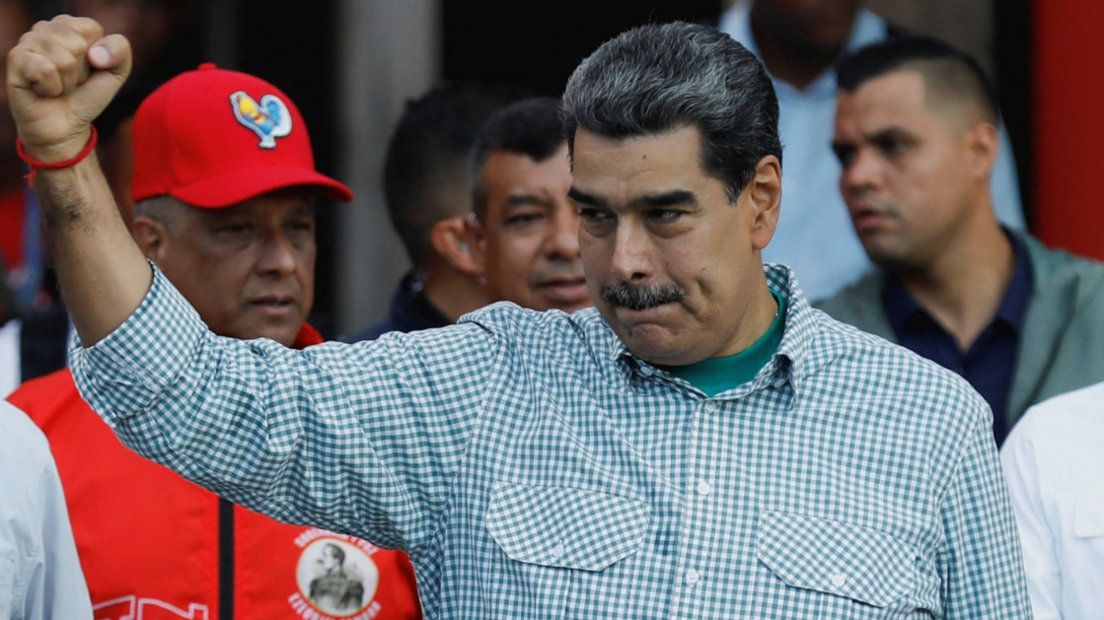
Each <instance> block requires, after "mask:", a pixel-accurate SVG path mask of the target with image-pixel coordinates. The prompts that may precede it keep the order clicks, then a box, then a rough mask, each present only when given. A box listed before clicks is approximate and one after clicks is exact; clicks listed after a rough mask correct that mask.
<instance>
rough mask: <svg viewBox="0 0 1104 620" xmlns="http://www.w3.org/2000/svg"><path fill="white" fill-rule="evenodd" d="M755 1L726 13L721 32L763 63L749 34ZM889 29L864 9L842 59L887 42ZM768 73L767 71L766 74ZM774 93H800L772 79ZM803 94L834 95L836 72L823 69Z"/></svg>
mask: <svg viewBox="0 0 1104 620" xmlns="http://www.w3.org/2000/svg"><path fill="white" fill-rule="evenodd" d="M753 4H755V2H754V0H741V1H740V2H737V3H736V5H735V6H733V7H732V8H731V9H729V10H728V11H727V12H725V14H724V15H723V16H722V17H721V23H720V30H721V32H725V33H727V34H728V35H729V36H730V37H732V38H733V39H735V40H736V41H737V42H739V43H740V44H742V45H743V46H744V47H746V48H747V49H748V51H749V52H751V53H752V54H755V56H756V57H757V58H759V59H760V60H761V59H762V55H761V54H760V53H759V46H758V45H756V43H755V36H754V35H753V34H752V32H751V5H753ZM887 33H888V28H887V27H886V23H885V20H883V19H882V18H880V17H878V16H877V15H875V14H874V13H872V12H870V11H869V10H867V9H864V8H860V9H859V11H858V13H857V14H856V15H855V23H854V25H852V26H851V34H850V35H849V36H848V37H847V43H846V44H845V45H844V55H846V54H850V53H851V52H854V51H856V50H858V49H859V48H861V47H864V46H866V45H870V44H871V43H876V42H878V41H881V40H882V39H885V38H886V35H887ZM769 72H770V71H769V70H768V73H769ZM771 80H772V81H773V82H774V87H775V89H776V90H778V91H780V93H779V94H780V95H781V94H785V93H791V92H792V93H800V92H802V91H798V90H797V89H796V88H794V87H793V86H791V85H790V84H787V83H786V82H782V81H780V80H777V79H775V78H774V76H771ZM804 93H805V94H831V95H833V96H834V95H835V93H836V71H835V69H834V68H833V67H829V68H828V69H825V71H824V72H823V73H821V74H820V75H819V76H817V78H816V79H815V80H813V81H812V82H810V84H809V86H808V87H806V88H805V90H804Z"/></svg>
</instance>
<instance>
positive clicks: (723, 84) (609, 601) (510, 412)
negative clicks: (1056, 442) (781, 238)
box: [9, 18, 1030, 620]
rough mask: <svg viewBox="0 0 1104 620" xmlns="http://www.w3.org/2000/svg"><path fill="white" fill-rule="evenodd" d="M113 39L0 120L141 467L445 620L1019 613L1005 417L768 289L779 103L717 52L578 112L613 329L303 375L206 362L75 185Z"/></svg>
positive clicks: (567, 99)
mask: <svg viewBox="0 0 1104 620" xmlns="http://www.w3.org/2000/svg"><path fill="white" fill-rule="evenodd" d="M101 36H102V32H101V31H100V30H99V28H98V27H97V26H96V25H95V24H94V23H90V22H88V21H81V20H74V19H73V18H58V19H56V20H55V21H54V22H52V23H51V24H48V25H40V26H39V27H37V28H36V31H35V32H34V34H32V35H31V36H29V37H25V38H24V40H23V42H22V43H21V45H20V46H19V47H18V48H17V49H16V51H15V52H13V54H12V56H11V57H10V63H9V67H10V68H11V71H10V72H9V75H10V76H12V77H10V78H9V91H10V92H11V93H12V97H11V99H12V108H13V111H14V113H15V116H16V120H17V123H18V125H19V131H20V135H21V136H22V140H23V142H24V145H25V151H26V153H27V155H28V156H29V157H31V158H33V159H34V160H37V161H39V162H46V163H50V162H66V163H65V164H64V165H65V167H64V168H62V169H58V170H47V169H43V170H39V172H38V176H37V180H36V183H37V184H38V187H39V190H40V191H41V192H42V194H43V202H44V204H45V205H46V209H47V213H48V218H47V219H48V221H49V222H50V234H51V236H52V239H53V242H54V245H55V247H56V248H57V249H58V251H57V260H58V263H59V265H58V266H59V270H60V273H61V278H62V283H63V288H64V289H65V290H66V292H67V296H68V299H69V303H70V307H71V310H72V313H73V317H74V320H75V322H76V327H77V330H78V333H79V335H80V337H81V339H82V343H83V344H82V345H81V346H79V347H78V348H77V350H76V351H75V352H74V357H73V367H74V373H75V375H76V377H77V380H78V383H79V384H80V386H81V390H82V393H83V395H84V396H85V398H87V399H88V400H89V402H90V403H91V404H92V405H93V407H94V408H95V409H96V410H97V411H99V412H100V413H101V414H102V415H103V417H104V418H105V419H106V420H107V421H108V423H109V424H111V425H112V426H113V427H114V428H115V429H116V431H117V432H118V434H119V436H120V437H121V438H122V440H123V441H124V442H126V443H128V444H129V445H131V446H132V447H134V448H135V449H136V450H138V451H139V452H141V453H142V454H144V455H146V456H148V457H150V458H153V459H156V460H158V461H160V462H163V463H165V464H167V465H169V466H171V467H173V468H174V469H176V470H177V471H179V472H181V473H182V474H183V475H185V476H187V477H189V478H191V479H193V480H195V481H197V482H199V483H200V484H203V485H205V486H207V487H209V488H211V489H214V490H215V491H218V492H220V493H222V494H224V495H226V496H227V497H229V498H231V499H233V500H234V501H236V502H239V503H242V504H244V505H246V506H249V507H251V508H254V509H257V510H260V511H262V512H266V513H268V514H270V515H273V516H275V517H277V518H281V519H285V520H289V521H295V522H300V523H312V524H316V525H319V526H321V527H325V528H329V529H333V530H339V531H345V532H349V533H351V534H355V535H357V536H361V537H364V538H366V539H368V540H371V541H372V542H374V543H377V544H380V545H383V546H391V547H398V548H401V549H404V550H407V551H408V552H409V553H410V555H411V558H412V559H413V561H414V564H415V567H416V570H417V573H418V579H419V590H420V593H421V596H422V603H423V609H424V611H425V614H426V616H427V617H429V618H609V617H617V618H754V619H757V620H758V619H779V620H780V619H792V618H902V617H917V618H919V617H943V618H979V619H980V618H985V619H994V618H1027V617H1028V616H1029V614H1030V611H1029V607H1028V603H1027V598H1026V592H1025V588H1024V580H1023V570H1022V566H1021V564H1020V559H1019V551H1018V544H1017V540H1016V529H1015V525H1014V522H1013V520H1012V515H1011V512H1010V508H1009V502H1008V499H1007V494H1006V491H1005V489H1004V486H1003V485H1002V482H1001V478H1000V473H999V471H998V464H997V459H996V450H995V446H994V444H993V439H992V435H991V433H990V431H989V425H990V413H989V410H988V408H987V406H986V405H985V403H984V402H983V401H982V400H981V398H980V397H978V395H977V394H976V393H974V392H973V391H972V390H971V389H970V388H969V386H968V385H967V384H966V383H965V382H963V381H962V380H961V379H958V378H956V377H955V376H953V375H951V374H950V373H948V372H946V371H943V370H941V369H939V368H938V367H936V366H935V365H933V364H931V363H929V362H927V361H924V360H922V359H921V358H919V357H917V356H915V355H912V354H911V353H908V352H906V351H905V350H903V349H900V348H898V347H896V346H893V345H890V344H888V343H886V342H885V341H883V340H880V339H878V338H875V337H872V336H869V335H866V334H863V333H861V332H859V331H857V330H855V329H852V328H849V327H845V326H843V325H842V324H840V323H837V322H835V321H833V320H831V319H830V318H828V317H827V316H826V315H824V314H822V313H820V312H817V311H815V310H812V309H810V308H809V306H808V304H807V302H806V301H805V299H804V297H803V296H802V294H801V291H800V288H799V287H798V285H797V281H796V278H795V277H794V275H793V274H792V273H791V272H790V271H789V270H788V269H787V268H785V267H782V266H775V265H768V266H765V267H764V266H763V265H762V264H761V262H760V258H759V256H760V251H761V250H762V248H763V247H764V246H766V244H767V243H768V242H769V241H770V239H771V236H772V234H773V232H774V227H775V223H776V221H777V215H778V208H779V202H780V199H781V189H780V188H781V163H780V156H781V148H780V146H779V142H778V136H777V103H776V100H775V98H774V94H773V91H772V89H771V85H770V80H769V79H768V77H767V76H766V74H765V73H764V72H763V69H762V67H761V66H760V65H759V63H758V62H757V61H756V60H755V59H754V57H753V56H751V55H750V54H749V53H748V52H747V51H746V50H744V49H743V48H742V47H740V46H739V45H738V44H736V43H734V42H733V41H732V40H731V39H729V38H728V37H726V36H724V35H721V34H719V33H717V32H716V31H713V30H710V29H707V28H703V27H698V26H691V25H687V24H669V25H663V26H646V27H643V28H640V29H636V30H633V31H629V32H627V33H625V34H623V35H621V36H620V37H618V38H617V39H614V40H613V41H611V42H609V43H606V44H605V45H603V46H602V47H601V48H600V49H599V50H598V51H597V52H595V53H594V54H593V55H592V56H591V57H590V58H588V59H587V60H586V61H584V62H583V64H582V65H580V67H579V68H578V70H576V72H575V74H574V75H573V76H572V78H571V80H570V82H569V84H568V86H567V90H566V92H565V94H564V113H565V118H566V119H567V129H568V131H567V136H568V138H569V140H570V142H571V148H572V156H573V165H574V182H573V187H572V190H571V195H572V197H573V199H574V200H575V201H576V202H577V203H578V205H579V212H580V229H581V230H580V233H579V238H580V246H581V250H582V255H583V261H584V264H585V267H586V273H587V279H588V286H589V287H590V290H591V294H592V295H593V296H594V298H595V302H596V307H597V310H583V311H580V312H576V313H574V314H565V313H562V312H556V311H551V312H546V313H537V312H532V311H527V310H522V309H520V308H518V307H516V306H514V305H510V304H498V305H494V306H491V307H489V308H487V309H485V310H482V311H480V312H477V313H474V314H472V315H469V316H468V317H467V318H466V319H464V320H462V321H461V322H460V324H458V325H456V326H453V327H448V328H443V329H440V330H427V331H423V332H418V333H414V334H390V335H387V336H384V337H382V338H381V339H379V340H377V341H375V342H371V343H360V344H357V345H343V344H326V345H320V346H317V347H311V348H308V349H306V350H304V351H293V350H290V349H287V348H284V347H282V346H280V345H278V344H276V343H274V342H271V341H267V340H255V341H248V342H242V341H234V340H228V339H225V338H220V337H217V336H215V335H213V334H211V333H210V332H209V331H208V330H207V329H206V327H205V326H204V325H203V323H202V322H201V321H200V320H199V318H198V317H197V316H196V314H195V312H194V311H193V310H192V309H191V308H190V307H189V306H188V304H187V302H186V301H185V300H184V299H183V298H182V297H181V296H180V295H179V294H178V293H177V292H176V291H175V290H174V289H173V288H172V285H171V284H170V283H169V282H168V281H167V280H166V279H165V278H164V276H162V275H161V274H160V273H159V272H157V271H156V270H153V269H151V267H150V266H149V265H148V264H147V263H146V262H145V261H144V260H143V259H142V257H141V254H140V253H139V252H138V251H137V249H135V248H134V246H133V244H131V243H130V240H129V236H128V235H127V234H126V230H125V228H124V227H123V226H122V224H121V222H119V221H118V216H117V215H115V210H114V206H113V205H112V204H111V196H110V193H109V192H108V190H107V187H106V185H105V184H104V183H103V180H102V177H101V175H100V174H99V172H98V169H97V168H96V162H95V159H94V156H93V157H89V158H87V159H83V160H80V161H77V162H73V161H70V160H72V159H74V157H75V156H76V155H77V154H78V153H79V152H80V151H81V149H82V147H84V145H85V143H86V142H87V140H88V137H89V132H88V129H87V122H88V119H90V118H92V117H94V116H95V115H96V114H97V113H98V112H99V111H100V110H101V109H102V107H103V106H104V105H105V104H106V102H107V100H108V99H109V98H110V97H111V95H112V94H113V93H114V89H115V88H117V87H118V84H119V83H120V82H121V81H122V80H123V79H124V78H125V75H126V73H127V70H128V68H129V50H128V48H127V47H126V44H125V40H123V39H121V38H119V37H107V38H102V39H101ZM89 64H90V65H91V67H92V68H91V70H90V69H89ZM78 159H79V158H78Z"/></svg>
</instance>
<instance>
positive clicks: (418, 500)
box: [71, 269, 503, 551]
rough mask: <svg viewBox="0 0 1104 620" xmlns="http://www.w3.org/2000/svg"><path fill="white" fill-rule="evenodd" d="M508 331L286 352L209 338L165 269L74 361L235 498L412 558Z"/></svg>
mask: <svg viewBox="0 0 1104 620" xmlns="http://www.w3.org/2000/svg"><path fill="white" fill-rule="evenodd" d="M501 347H502V343H501V341H500V339H499V337H498V336H497V335H496V334H495V333H493V332H492V331H491V330H488V329H487V328H485V327H482V326H480V325H479V324H476V323H467V324H464V325H459V326H454V327H450V328H446V329H443V330H430V331H426V332H419V333H417V334H389V335H386V336H384V337H383V338H381V339H379V340H377V341H373V342H366V343H358V344H356V345H347V344H342V343H331V344H322V345H317V346H314V347H309V348H307V349H305V350H302V351H299V350H293V349H288V348H286V347H283V346H281V345H279V344H278V343H275V342H273V341H271V340H266V339H260V340H251V341H241V340H235V339H231V338H223V337H219V336H216V335H215V334H213V333H211V332H210V331H209V330H208V329H207V327H206V326H205V325H204V323H203V321H202V320H201V319H200V317H199V315H198V314H197V313H196V312H195V310H194V309H193V308H192V307H191V306H190V305H189V304H188V302H187V301H186V300H185V299H184V298H183V296H181V295H180V293H179V292H178V291H177V290H176V289H175V288H174V287H173V286H172V284H171V283H170V282H169V281H168V280H167V279H166V278H165V276H164V275H163V274H162V273H161V272H160V271H159V270H156V269H155V275H154V281H153V285H152V287H151V289H150V292H149V293H148V294H147V296H146V298H145V300H144V301H143V302H142V304H141V305H140V306H139V307H138V309H137V310H136V311H135V312H134V313H133V314H132V315H131V317H130V318H128V319H127V321H126V322H124V323H123V325H121V326H120V327H119V328H118V329H116V330H115V331H114V332H113V333H112V334H110V335H109V336H108V337H106V338H104V339H103V340H101V341H100V342H98V343H96V344H95V345H94V346H91V347H88V348H83V347H82V346H81V345H80V343H79V342H77V343H76V346H75V347H74V349H73V352H72V362H71V365H72V369H73V375H74V378H75V379H76V383H77V386H78V388H79V389H80V392H81V395H82V396H83V397H84V399H85V400H86V401H88V403H89V404H90V405H91V406H92V408H93V409H95V410H96V411H97V412H99V413H100V415H101V416H102V417H103V418H104V420H105V421H106V422H107V423H108V424H109V425H111V426H112V427H113V428H114V429H115V431H116V433H117V434H118V436H119V437H120V439H121V440H122V441H123V443H125V444H126V445H127V446H129V447H130V448H132V449H133V450H135V451H136V452H138V453H139V454H141V455H143V456H145V457H147V458H150V459H152V460H154V461H157V462H159V463H162V464H164V465H166V466H168V467H170V468H172V469H174V470H176V471H177V472H179V473H180V474H181V475H183V476H184V477H186V478H189V479H191V480H193V481H195V482H197V483H199V484H200V485H202V486H204V487H206V488H209V489H211V490H213V491H215V492H216V493H219V494H221V495H223V496H225V497H227V498H228V499H230V500H232V501H234V502H236V503H239V504H242V505H244V506H246V507H249V508H251V509H253V510H257V511H259V512H262V513H265V514H268V515H270V516H273V517H274V518H277V519H280V520H283V521H287V522H292V523H309V524H311V525H317V526H320V527H325V528H327V529H331V530H335V531H340V532H355V533H357V535H359V536H362V537H364V538H367V539H369V540H371V541H372V542H373V543H375V544H377V545H380V546H385V547H391V548H400V549H405V550H407V551H414V550H415V549H416V548H417V547H418V546H419V545H420V544H422V543H423V542H425V541H427V540H428V539H430V538H431V530H432V529H433V527H434V523H435V522H436V519H437V516H438V513H439V512H440V511H441V510H442V507H443V503H444V502H445V500H446V498H447V496H448V489H449V485H450V483H451V481H452V479H453V478H454V474H455V472H456V470H457V468H458V467H459V464H460V463H461V461H462V459H463V456H464V450H465V446H466V445H467V442H468V441H469V439H470V437H471V434H472V433H473V432H474V431H475V429H476V427H477V426H478V423H479V412H480V411H481V410H482V408H483V407H482V403H483V400H484V398H485V394H486V392H487V390H488V388H489V382H488V378H489V377H490V376H491V374H492V373H493V372H494V371H495V367H496V365H497V364H500V363H502V359H503V356H501V355H500V349H501Z"/></svg>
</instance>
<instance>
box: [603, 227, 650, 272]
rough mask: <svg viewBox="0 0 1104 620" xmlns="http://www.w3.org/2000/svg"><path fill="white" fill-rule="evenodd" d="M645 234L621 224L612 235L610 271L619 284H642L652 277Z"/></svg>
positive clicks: (635, 228)
mask: <svg viewBox="0 0 1104 620" xmlns="http://www.w3.org/2000/svg"><path fill="white" fill-rule="evenodd" d="M651 265H652V261H651V258H650V254H649V245H648V236H647V233H646V232H645V231H643V230H641V229H640V228H639V227H637V226H632V225H631V224H629V223H622V224H621V225H620V226H618V227H617V230H616V231H614V233H613V254H612V256H610V271H611V272H612V274H613V276H614V277H615V278H616V279H617V281H619V282H643V281H647V279H648V278H649V277H650V276H651V275H652V267H651Z"/></svg>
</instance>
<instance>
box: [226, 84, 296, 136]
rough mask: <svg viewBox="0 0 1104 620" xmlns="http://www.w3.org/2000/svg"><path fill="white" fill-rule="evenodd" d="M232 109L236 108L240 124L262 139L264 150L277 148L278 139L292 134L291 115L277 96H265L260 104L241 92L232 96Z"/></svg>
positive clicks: (235, 112) (235, 115)
mask: <svg viewBox="0 0 1104 620" xmlns="http://www.w3.org/2000/svg"><path fill="white" fill-rule="evenodd" d="M230 107H232V108H234V117H235V118H237V119H238V122H239V123H241V124H242V125H244V126H246V127H248V128H249V129H252V130H253V132H254V133H256V134H257V136H258V137H260V139H261V144H260V147H261V148H262V149H274V148H276V138H283V137H284V136H286V135H288V134H289V133H291V114H290V113H289V112H288V108H287V106H286V105H285V104H284V102H283V101H281V100H280V98H279V97H277V96H276V95H265V96H264V97H261V102H260V103H259V104H258V103H257V102H256V101H253V98H252V97H250V96H249V95H247V94H246V93H245V91H243V90H239V91H238V92H236V93H234V94H233V95H230Z"/></svg>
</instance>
